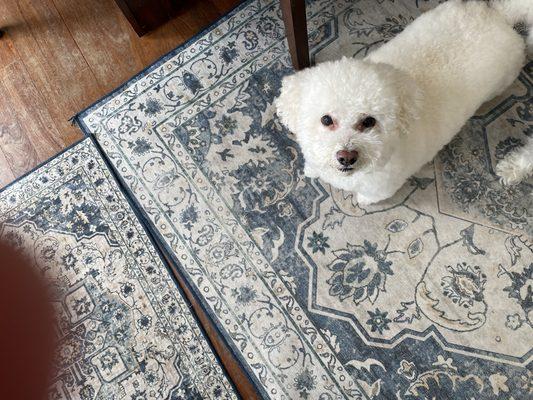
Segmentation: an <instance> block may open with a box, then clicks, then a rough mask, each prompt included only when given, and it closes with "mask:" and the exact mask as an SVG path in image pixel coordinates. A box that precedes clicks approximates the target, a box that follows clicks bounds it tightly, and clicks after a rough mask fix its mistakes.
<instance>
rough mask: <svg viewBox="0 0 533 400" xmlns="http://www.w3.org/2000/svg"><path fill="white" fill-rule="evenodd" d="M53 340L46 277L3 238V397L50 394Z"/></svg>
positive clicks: (0, 254) (0, 353) (0, 257)
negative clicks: (48, 388)
mask: <svg viewBox="0 0 533 400" xmlns="http://www.w3.org/2000/svg"><path fill="white" fill-rule="evenodd" d="M53 340H54V314H53V308H52V304H51V301H50V299H49V297H48V294H47V289H46V282H44V281H43V280H42V279H41V278H40V276H39V272H38V271H37V268H36V267H35V266H32V265H31V263H30V262H29V261H28V259H27V258H25V257H24V256H23V255H22V254H20V253H19V252H17V251H15V250H14V249H12V248H10V247H9V246H7V245H6V244H5V243H1V242H0V399H13V400H18V399H28V400H30V399H31V400H39V399H45V398H47V396H46V394H47V387H48V384H49V378H50V377H51V374H52V362H53V354H54V348H53Z"/></svg>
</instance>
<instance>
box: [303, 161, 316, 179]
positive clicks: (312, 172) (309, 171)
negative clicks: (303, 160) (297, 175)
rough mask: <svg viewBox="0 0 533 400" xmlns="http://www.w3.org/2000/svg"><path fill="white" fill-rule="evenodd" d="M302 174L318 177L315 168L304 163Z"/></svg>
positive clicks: (312, 177)
mask: <svg viewBox="0 0 533 400" xmlns="http://www.w3.org/2000/svg"><path fill="white" fill-rule="evenodd" d="M304 175H305V176H307V177H308V178H311V179H314V178H318V172H317V170H316V169H315V168H314V167H310V166H309V165H307V164H306V165H304Z"/></svg>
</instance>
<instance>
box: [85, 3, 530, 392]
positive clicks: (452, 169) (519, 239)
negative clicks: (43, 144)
mask: <svg viewBox="0 0 533 400" xmlns="http://www.w3.org/2000/svg"><path fill="white" fill-rule="evenodd" d="M436 4H437V2H436V1H422V0H378V1H374V0H372V1H362V0H361V1H344V0H339V1H331V0H318V1H311V2H308V7H307V17H308V27H309V30H310V42H311V50H312V54H313V59H314V60H315V61H316V62H320V61H324V60H329V59H334V58H338V57H340V56H342V55H346V56H353V57H363V56H364V55H365V54H367V53H368V52H369V51H372V49H374V48H376V47H377V46H379V45H381V44H382V43H384V42H386V41H387V40H389V39H391V38H392V37H394V35H396V34H397V33H399V32H401V31H402V29H403V28H404V26H405V25H406V24H408V23H409V22H410V21H412V20H413V19H414V18H416V16H417V15H419V14H420V13H421V12H423V11H424V10H427V9H430V8H431V7H434V6H435V5H436ZM291 72H292V69H291V67H290V62H289V56H288V52H287V47H286V42H285V40H284V29H283V24H282V21H281V15H280V10H279V4H278V2H277V1H270V0H252V1H248V2H246V3H244V4H243V5H242V6H240V7H239V8H238V9H237V10H235V11H234V12H233V13H231V14H230V15H229V16H228V17H226V18H225V19H223V20H222V21H220V22H219V23H217V24H216V25H215V26H213V27H211V28H209V29H208V30H207V31H206V32H204V33H202V34H201V35H199V36H198V37H196V38H194V39H193V40H191V41H190V42H189V43H187V44H186V45H184V46H183V47H181V48H179V49H176V50H175V51H173V52H172V53H170V54H169V55H167V56H166V57H164V58H163V59H161V60H160V61H159V62H157V63H156V64H155V65H153V66H151V67H150V68H148V69H147V70H146V71H144V72H142V73H141V74H140V75H138V76H136V77H135V78H134V79H132V80H131V81H129V82H127V83H126V84H125V85H123V86H122V87H121V88H119V89H118V90H117V91H115V92H114V93H112V94H110V95H109V96H108V97H106V98H105V99H103V100H101V101H100V102H98V103H96V104H95V105H93V106H91V107H90V108H89V109H87V110H86V111H84V112H83V113H81V114H80V115H79V116H78V117H77V120H78V123H79V124H80V126H81V127H82V128H83V129H84V131H85V132H86V133H87V134H89V135H92V136H94V137H95V138H96V140H97V141H98V142H99V144H100V145H101V147H102V148H103V151H104V152H105V154H106V156H107V157H108V159H109V160H110V162H111V164H112V165H113V167H114V168H115V170H116V172H117V173H118V175H119V176H120V179H121V180H122V181H123V184H124V185H125V186H126V187H127V188H128V190H129V192H130V194H131V196H132V198H133V199H134V201H135V202H136V203H137V204H138V205H139V207H140V208H141V209H142V210H143V213H144V216H145V217H146V219H147V220H148V221H149V223H150V229H151V230H152V231H153V233H154V234H155V235H156V236H157V238H158V240H159V241H161V243H163V244H164V246H165V248H166V250H167V251H168V252H169V254H171V256H172V258H173V261H174V262H175V263H176V264H177V265H178V266H179V270H180V271H181V273H182V274H183V276H184V277H185V279H186V281H187V282H188V284H189V285H190V287H191V288H192V290H193V292H194V294H195V296H196V297H197V298H198V301H199V302H200V303H201V304H202V306H203V307H205V309H206V310H207V312H208V313H209V315H210V317H211V319H212V320H213V322H214V324H215V325H216V326H217V327H218V329H219V330H220V332H221V334H222V335H223V336H224V338H225V340H226V341H227V343H228V344H229V345H230V346H231V348H232V349H233V350H234V352H235V354H236V355H237V357H238V358H239V360H240V362H241V363H242V365H243V367H244V368H245V369H246V370H247V371H248V373H249V375H250V376H251V377H252V379H253V383H254V384H255V386H256V387H257V391H258V393H259V394H260V395H261V396H262V397H265V398H274V399H296V398H302V399H320V400H331V399H341V398H354V399H374V398H375V399H378V398H380V399H381V398H383V399H492V398H505V399H510V398H514V399H525V398H531V396H532V394H533V373H532V368H531V360H532V356H533V350H532V348H533V247H532V242H531V237H532V236H533V225H532V222H533V221H532V213H533V207H532V197H531V188H532V185H531V184H532V182H531V181H529V182H524V183H522V184H520V185H518V186H514V187H503V186H502V185H500V183H499V182H498V180H497V179H496V177H495V175H494V172H493V171H494V165H495V163H496V162H497V161H498V160H499V159H500V158H502V157H503V156H504V155H505V154H506V153H507V152H509V151H510V150H511V149H513V148H515V147H516V146H518V145H520V144H521V143H522V142H523V141H524V139H525V138H526V136H528V135H529V136H531V135H532V134H533V130H532V122H533V108H532V103H531V96H532V89H533V84H532V82H533V64H532V63H530V64H529V65H528V66H526V67H525V68H524V70H523V72H522V73H521V75H520V77H519V79H518V80H517V81H516V82H515V83H514V85H513V86H512V87H511V88H510V89H509V90H508V92H507V93H506V94H505V95H503V96H501V97H500V98H498V99H496V100H494V101H492V102H491V103H490V104H487V105H485V106H484V107H483V108H482V109H481V110H479V113H478V114H477V115H476V116H475V117H474V118H472V119H471V121H470V122H469V123H468V124H467V125H466V126H465V127H464V129H463V130H462V131H461V133H460V134H459V135H458V137H457V138H456V139H454V140H453V142H452V143H451V144H450V145H449V146H447V147H446V148H445V149H444V150H443V151H442V152H441V153H440V154H439V155H438V157H437V158H436V159H435V160H434V162H433V163H431V164H429V165H426V166H425V167H424V168H423V169H422V170H421V171H419V173H418V174H417V175H416V176H413V177H412V178H411V179H410V181H409V182H408V183H407V184H406V185H405V186H404V187H403V188H402V189H401V190H400V191H399V192H398V193H397V194H396V195H395V196H394V197H393V198H392V199H390V200H388V201H386V202H383V203H381V204H378V205H374V206H368V207H362V206H359V205H358V204H357V203H356V202H355V200H354V198H353V195H352V194H351V193H349V192H343V191H339V190H336V189H334V188H332V187H330V186H328V185H327V184H325V183H324V182H321V181H320V180H314V179H308V178H305V177H304V176H303V173H302V156H301V154H300V151H299V148H298V145H297V143H296V142H295V141H294V137H293V136H292V135H291V133H290V132H288V131H287V130H285V129H284V128H283V127H282V126H281V124H280V122H279V120H278V118H277V117H276V115H275V112H274V107H273V104H272V103H273V100H274V98H275V97H276V96H277V94H278V93H279V87H280V80H281V78H282V77H283V76H284V75H286V74H289V73H291Z"/></svg>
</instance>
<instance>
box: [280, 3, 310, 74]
mask: <svg viewBox="0 0 533 400" xmlns="http://www.w3.org/2000/svg"><path fill="white" fill-rule="evenodd" d="M280 3H281V12H282V14H283V22H284V24H285V34H286V36H287V41H288V43H289V52H290V53H291V59H292V65H293V67H294V69H295V70H300V69H303V68H307V67H309V43H308V37H307V21H306V17H305V0H280Z"/></svg>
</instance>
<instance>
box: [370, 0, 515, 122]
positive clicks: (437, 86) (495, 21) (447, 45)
mask: <svg viewBox="0 0 533 400" xmlns="http://www.w3.org/2000/svg"><path fill="white" fill-rule="evenodd" d="M368 58H369V59H370V60H372V61H376V62H378V61H379V62H385V63H389V64H392V65H394V66H395V67H397V68H400V69H402V70H404V71H407V72H408V73H409V74H410V75H411V76H412V77H413V78H414V79H415V80H416V81H417V83H418V84H419V86H420V87H421V88H422V89H423V90H424V92H425V93H426V95H429V96H435V98H434V99H431V101H429V102H428V103H427V104H431V105H433V107H434V109H433V110H427V111H428V112H432V113H437V114H439V115H438V116H437V115H435V117H437V118H435V119H436V120H440V121H450V122H452V121H453V122H455V124H456V125H457V129H459V128H460V127H461V126H462V125H463V124H464V123H465V122H466V120H467V119H468V118H469V117H470V116H471V115H472V114H474V113H475V111H476V110H477V108H478V107H479V106H480V105H481V104H483V103H484V102H485V101H487V100H489V99H491V98H492V97H494V96H496V95H498V94H500V93H501V92H502V91H504V90H505V89H506V88H507V87H508V86H509V85H510V84H511V83H512V82H513V81H514V80H515V79H516V77H517V76H518V74H519V72H520V69H521V68H522V66H523V65H524V59H525V43H524V40H523V39H522V38H521V37H520V35H519V34H518V33H516V32H515V31H514V30H513V28H512V26H511V25H510V24H509V22H508V21H507V20H506V19H505V18H504V16H503V15H502V14H500V12H498V11H497V10H496V9H494V8H492V7H490V6H489V5H487V3H484V2H476V1H471V2H461V1H450V2H447V3H445V4H442V5H440V6H438V7H437V8H435V9H433V10H431V11H429V12H427V13H425V14H423V15H422V16H420V17H419V18H417V19H416V20H415V21H414V22H413V23H411V24H410V25H409V26H407V28H406V29H405V30H404V31H403V32H402V33H401V34H400V35H398V36H397V37H396V38H394V39H393V40H391V41H390V42H389V43H387V44H385V45H384V46H382V47H381V48H379V49H377V50H376V51H375V52H373V53H371V54H370V55H369V56H368ZM448 128H452V127H448ZM452 130H454V129H452Z"/></svg>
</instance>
